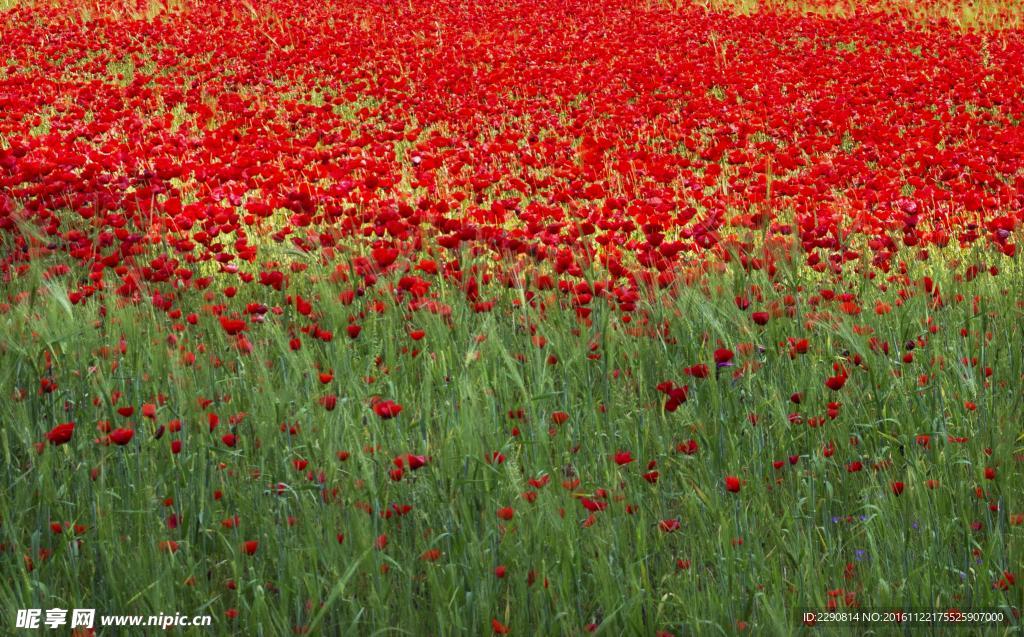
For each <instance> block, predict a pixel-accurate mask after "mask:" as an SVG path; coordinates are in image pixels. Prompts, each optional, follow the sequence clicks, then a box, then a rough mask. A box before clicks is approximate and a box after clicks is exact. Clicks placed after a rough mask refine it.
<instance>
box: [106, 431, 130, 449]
mask: <svg viewBox="0 0 1024 637" xmlns="http://www.w3.org/2000/svg"><path fill="white" fill-rule="evenodd" d="M134 436H135V430H134V429H125V428H121V429H115V430H113V431H111V432H110V441H111V442H112V443H114V444H115V445H122V446H123V445H126V444H128V443H129V442H131V440H132V438H133V437H134Z"/></svg>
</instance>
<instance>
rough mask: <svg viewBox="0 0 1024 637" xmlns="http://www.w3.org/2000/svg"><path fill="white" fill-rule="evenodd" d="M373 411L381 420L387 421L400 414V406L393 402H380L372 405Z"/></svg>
mask: <svg viewBox="0 0 1024 637" xmlns="http://www.w3.org/2000/svg"><path fill="white" fill-rule="evenodd" d="M373 411H374V413H376V414H377V415H378V416H379V417H380V418H381V419H382V420H389V419H391V418H394V417H395V416H397V415H398V414H400V413H402V406H401V405H399V404H398V403H396V402H395V401H393V400H382V401H379V402H375V403H374V405H373Z"/></svg>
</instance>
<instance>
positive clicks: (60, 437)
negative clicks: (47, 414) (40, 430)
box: [46, 422, 75, 446]
mask: <svg viewBox="0 0 1024 637" xmlns="http://www.w3.org/2000/svg"><path fill="white" fill-rule="evenodd" d="M74 432H75V423H73V422H65V423H61V424H59V425H57V426H56V427H54V428H53V429H51V430H50V431H49V432H48V433H47V434H46V439H47V440H48V441H50V444H51V445H54V446H57V445H62V444H64V443H66V442H68V441H70V440H71V435H72V434H73V433H74Z"/></svg>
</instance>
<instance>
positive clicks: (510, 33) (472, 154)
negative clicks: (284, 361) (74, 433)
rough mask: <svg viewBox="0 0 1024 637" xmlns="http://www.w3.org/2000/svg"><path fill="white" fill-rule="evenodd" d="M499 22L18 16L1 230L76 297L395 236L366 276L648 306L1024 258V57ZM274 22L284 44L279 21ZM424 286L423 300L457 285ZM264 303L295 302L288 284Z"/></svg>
mask: <svg viewBox="0 0 1024 637" xmlns="http://www.w3.org/2000/svg"><path fill="white" fill-rule="evenodd" d="M475 6H476V9H475V10H473V11H468V10H466V8H465V6H464V3H455V2H446V1H441V2H429V3H427V2H425V1H422V0H421V1H414V2H410V3H401V4H400V6H394V7H389V9H388V10H387V11H381V10H379V8H378V7H377V6H376V4H375V3H372V2H351V3H317V4H310V3H305V2H298V3H295V2H278V1H272V0H271V1H261V2H257V3H256V5H254V9H255V13H254V14H253V15H249V14H246V15H240V14H239V12H238V11H237V8H236V5H235V4H233V3H226V2H217V1H210V2H203V3H202V4H201V8H200V7H198V6H197V7H196V10H194V11H186V12H182V13H173V12H169V13H161V14H159V15H157V16H156V18H155V19H154V20H152V21H148V22H142V21H136V22H133V23H132V28H131V29H130V35H129V31H128V30H125V29H122V28H120V26H118V24H117V23H116V22H114V21H93V22H81V21H79V20H78V18H77V17H76V16H77V14H78V10H77V9H76V8H75V7H74V6H73V5H71V4H65V3H61V2H58V3H55V4H52V5H47V6H46V8H39V9H29V8H16V9H14V10H12V11H11V12H9V13H8V14H7V15H6V16H5V22H6V23H7V24H6V26H5V27H4V29H5V37H4V40H3V43H2V44H0V53H2V54H3V56H2V57H3V59H4V60H6V63H7V65H8V72H7V74H6V77H5V79H4V80H3V92H2V97H0V106H2V108H0V135H3V137H4V139H5V140H6V143H5V144H3V145H2V146H0V184H2V185H3V192H4V194H3V196H2V197H0V229H3V230H4V231H6V232H8V233H11V232H16V229H17V227H18V224H19V222H20V221H21V220H25V219H31V220H32V221H34V222H35V223H37V224H38V225H39V226H40V227H42V228H44V229H45V234H46V236H47V237H48V238H49V239H48V241H49V243H48V244H47V245H45V247H44V246H40V249H43V250H61V251H66V252H67V253H68V254H70V255H71V256H73V257H74V258H75V259H77V260H79V261H80V262H81V263H82V264H83V265H86V266H88V267H89V269H90V272H91V276H90V277H89V278H88V280H86V281H83V282H82V283H81V284H80V285H79V286H78V287H77V289H75V290H72V292H73V294H72V295H71V298H72V300H79V299H81V298H85V297H88V296H90V295H92V294H95V293H96V292H97V291H98V290H104V289H110V290H113V291H116V292H117V293H119V294H122V295H124V296H128V297H132V296H135V295H138V294H139V293H140V291H141V290H142V287H141V286H142V284H143V283H144V282H155V281H167V282H169V281H174V280H176V281H178V282H179V284H182V285H194V286H202V285H204V284H205V283H204V279H205V277H199V276H191V275H190V274H186V272H187V271H188V272H190V271H191V268H186V269H183V268H182V266H184V265H187V264H192V263H195V262H210V263H212V264H214V265H216V266H217V267H219V268H220V269H221V270H222V271H224V272H227V273H231V272H238V269H237V265H238V264H239V263H242V262H249V261H253V260H255V259H257V258H258V253H259V251H260V245H261V243H262V242H263V240H264V239H269V240H271V241H274V242H279V243H287V244H289V245H291V246H293V247H295V248H297V249H299V250H302V251H317V250H319V251H326V252H327V253H330V252H331V250H332V249H334V248H335V247H337V246H339V245H340V244H339V240H340V239H342V238H343V237H346V236H358V237H367V238H372V239H373V246H372V252H371V259H370V261H368V262H367V263H365V264H363V265H362V266H361V268H362V269H363V274H364V275H365V276H372V274H373V272H374V271H380V270H385V269H387V268H389V267H391V266H392V265H393V264H394V263H395V261H396V259H397V258H398V256H399V255H400V254H401V249H402V248H403V247H404V246H408V245H413V244H418V243H419V242H420V241H421V239H422V238H427V237H429V238H431V239H432V241H435V242H436V244H437V245H438V247H439V251H440V252H439V254H442V255H443V254H446V253H448V254H452V255H454V254H455V253H456V252H457V251H458V250H459V249H460V246H462V245H467V244H468V245H474V246H479V247H480V248H483V249H488V250H493V251H496V252H500V253H502V254H513V255H523V256H529V257H530V258H533V259H542V260H544V261H547V262H550V263H552V264H553V265H554V266H555V268H556V269H557V270H558V271H559V272H565V273H568V274H569V275H572V274H574V273H579V272H580V271H581V268H582V267H585V266H587V265H588V264H591V263H592V262H595V261H596V262H599V263H600V264H602V265H603V266H605V267H606V268H607V270H608V272H609V274H610V275H611V276H612V285H610V286H608V287H606V288H605V289H604V291H602V292H600V293H601V294H609V293H613V294H614V295H615V296H616V298H617V299H618V300H619V301H620V302H622V303H629V302H630V301H629V300H628V295H627V294H628V293H627V292H626V289H628V288H630V287H632V286H634V285H635V283H636V274H635V273H636V272H637V270H638V269H640V270H648V269H650V270H653V271H654V272H655V273H666V272H668V271H670V270H672V269H673V267H674V266H675V265H676V264H679V263H685V262H690V261H692V260H693V259H695V258H698V259H709V258H710V259H732V258H734V257H736V256H739V258H740V260H741V261H742V263H743V265H744V266H746V267H750V268H762V267H767V268H771V267H774V266H773V261H774V259H775V258H776V257H773V256H771V255H765V254H761V253H759V252H757V251H755V250H754V246H753V244H751V243H750V239H749V237H748V231H750V230H756V231H757V232H759V233H763V234H764V235H765V236H766V237H767V238H768V239H770V241H771V242H772V243H774V244H778V245H779V246H783V247H785V248H787V249H795V250H798V251H799V252H800V254H801V258H802V259H803V260H805V261H806V263H807V264H808V265H809V266H810V267H812V268H815V269H821V270H828V269H830V268H835V267H838V266H839V265H841V264H842V263H843V262H846V261H851V260H858V259H861V258H868V259H870V260H871V261H872V262H874V263H875V264H876V265H878V266H879V267H882V268H889V267H890V266H891V258H892V255H893V254H894V252H895V251H896V250H897V249H898V248H900V247H902V246H911V247H916V248H919V249H922V250H924V249H927V248H929V247H932V246H936V247H938V246H945V245H947V244H959V245H972V244H976V243H980V244H987V245H990V246H991V247H992V248H993V249H995V250H998V251H1001V252H1004V253H1006V254H1012V253H1013V251H1014V249H1015V243H1014V242H1013V239H1012V236H1011V234H1012V231H1013V230H1014V229H1015V228H1017V227H1018V226H1019V224H1020V220H1021V211H1022V207H1024V194H1022V193H1024V175H1022V172H1021V168H1022V165H1021V162H1022V158H1021V153H1020V152H1019V149H1020V148H1021V146H1022V144H1024V139H1022V133H1021V128H1020V127H1019V126H1016V125H1014V122H1016V121H1017V120H1018V119H1019V116H1020V113H1021V109H1022V104H1021V99H1022V98H1021V95H1022V94H1024V85H1022V84H1024V73H1021V65H1022V64H1024V43H1022V42H1021V40H1020V38H1019V37H1016V36H1015V35H994V34H984V33H968V34H965V33H961V32H958V31H955V30H953V29H950V28H942V27H941V25H940V27H939V28H933V29H928V30H926V29H924V28H923V27H921V26H915V24H914V23H909V22H907V21H903V20H885V19H879V17H878V16H872V15H869V14H865V15H858V16H856V17H849V18H845V19H834V20H830V21H827V22H823V21H822V20H820V19H817V18H814V17H798V16H796V15H788V14H759V15H757V16H755V17H744V16H731V15H728V14H724V13H709V12H706V11H703V10H700V9H696V8H695V9H685V10H671V9H668V8H662V5H659V4H657V3H654V4H651V3H633V2H596V3H595V2H579V1H574V2H569V3H568V4H566V3H562V2H558V3H554V2H547V1H539V2H528V3H517V4H515V5H509V6H505V5H494V4H492V3H478V4H477V5H475ZM665 7H667V5H665ZM37 13H43V14H44V15H45V16H46V17H45V19H43V20H38V21H37V20H35V19H34V16H35V15H37ZM264 13H265V14H268V15H274V16H275V17H276V19H277V20H278V23H279V24H280V27H279V28H280V29H281V30H280V31H279V32H277V33H276V34H275V33H266V32H265V30H264V29H263V28H262V27H258V26H256V22H255V20H256V18H255V17H254V16H255V15H260V14H264ZM124 14H128V15H130V14H131V10H130V8H127V7H126V8H125V9H124ZM470 16H477V18H470ZM478 19H482V20H484V21H488V22H489V23H491V24H494V25H502V26H501V27H500V28H495V29H494V30H492V31H487V30H486V29H484V30H481V29H480V28H479V24H478V23H477V22H475V20H478ZM285 25H287V26H285ZM823 29H824V30H823ZM289 38H290V39H292V40H294V42H291V41H290V40H289ZM282 40H289V44H288V46H285V45H284V44H283V43H282ZM780 43H784V44H785V46H784V47H782V46H780ZM453 50H457V51H458V52H459V54H458V55H452V54H451V53H450V52H451V51H453ZM58 51H59V52H60V55H57V54H56V53H57V52H58ZM145 60H152V61H153V62H154V63H155V64H156V65H157V67H159V68H160V72H154V71H153V70H152V68H150V67H149V66H147V65H146V64H145V62H144V61H145ZM229 69H230V73H228V72H227V71H228V70H229ZM167 70H171V71H170V72H168V71H167ZM243 86H244V87H245V90H240V89H241V87H243ZM139 149H145V152H139ZM15 202H18V203H17V204H16V203H15ZM783 211H787V212H786V214H785V215H780V213H781V212H783ZM853 237H862V238H863V239H864V243H863V244H862V245H858V246H854V244H852V243H851V238H853ZM158 244H159V245H161V246H162V248H163V249H164V250H165V251H164V253H163V254H162V255H160V256H159V257H158V258H156V259H151V260H148V261H146V262H137V261H136V259H135V258H134V257H135V255H141V253H142V251H143V249H144V248H146V247H148V246H155V245H158ZM597 246H600V248H601V249H600V250H599V251H598V250H595V249H594V248H595V247H597ZM29 254H30V253H29V252H25V251H11V252H9V253H8V254H6V255H4V257H5V258H4V261H3V266H4V268H5V269H10V268H15V269H17V268H20V267H22V265H23V264H24V260H25V259H26V258H28V256H29ZM631 272H632V273H634V274H630V273H631ZM411 281H412V278H410V284H409V286H408V288H407V291H408V294H409V297H410V299H412V300H413V301H414V302H415V299H417V298H420V297H422V295H423V293H424V291H425V290H426V286H428V285H429V282H423V285H420V284H418V283H412V282H411ZM243 283H244V282H243ZM252 284H255V285H264V286H272V287H274V288H276V289H280V288H281V286H282V285H283V284H284V278H283V273H282V272H280V271H267V272H263V273H261V274H260V276H259V278H258V279H256V280H254V281H253V283H252ZM588 294H590V293H588ZM161 303H167V304H168V305H173V298H172V297H171V296H165V297H162V301H161ZM158 305H159V303H158ZM584 305H585V303H584ZM306 307H307V309H306V311H305V312H303V313H305V314H308V312H309V309H310V308H309V306H308V305H307V306H306ZM581 309H583V310H585V309H586V308H585V307H583V308H581ZM300 310H301V307H300ZM769 318H770V313H768V312H766V311H763V310H760V309H759V310H757V311H756V312H755V313H754V314H752V319H753V320H754V321H755V322H757V323H758V324H763V323H765V322H766V321H768V320H769ZM220 320H221V324H222V326H223V327H224V330H225V331H226V332H227V333H228V334H229V335H233V334H237V333H239V332H241V331H242V330H244V329H246V323H245V321H244V320H241V319H238V318H232V317H226V316H222V317H221V319H220ZM347 330H348V332H349V334H350V335H352V336H355V335H356V334H357V333H358V331H359V326H358V325H355V324H353V325H350V326H349V327H348V328H347Z"/></svg>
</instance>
